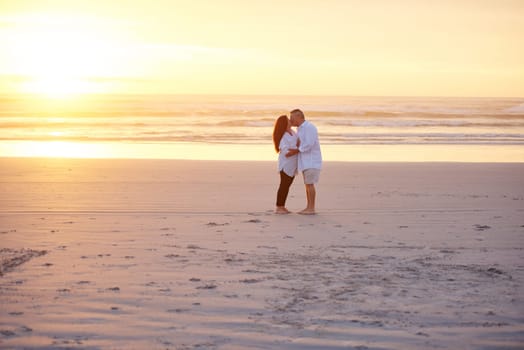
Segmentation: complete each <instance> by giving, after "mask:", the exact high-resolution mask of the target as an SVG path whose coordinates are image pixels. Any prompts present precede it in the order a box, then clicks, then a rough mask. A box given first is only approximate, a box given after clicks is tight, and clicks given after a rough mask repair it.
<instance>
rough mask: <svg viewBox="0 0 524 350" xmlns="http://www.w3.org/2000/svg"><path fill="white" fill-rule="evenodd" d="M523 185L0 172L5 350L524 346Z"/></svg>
mask: <svg viewBox="0 0 524 350" xmlns="http://www.w3.org/2000/svg"><path fill="white" fill-rule="evenodd" d="M523 175H524V164H465V163H327V164H326V165H325V169H324V170H323V172H322V175H321V182H320V184H319V185H318V186H317V192H318V204H317V207H318V214H317V215H315V216H301V215H296V214H291V215H284V216H282V215H274V214H273V205H274V200H275V198H274V197H275V192H276V186H277V181H278V174H277V173H276V172H275V164H274V163H272V162H251V163H250V162H203V161H176V160H169V161H161V160H155V161H146V160H59V159H57V160H45V159H39V160H32V159H0V189H1V191H0V192H1V193H2V196H1V197H0V242H1V243H0V348H20V349H22V348H23V349H32V348H35V349H36V348H38V349H42V348H79V349H107V348H114V349H122V348H132V349H141V348H151V349H166V348H167V349H268V348H278V349H304V348H305V349H347V348H355V349H400V348H402V349H437V348H438V349H441V348H446V349H459V348H460V349H495V348H496V349H516V348H521V347H522V346H523V344H524V335H523V334H524V317H523V316H522V315H524V250H523V249H524V176H523ZM304 204H305V194H304V189H303V185H302V179H301V178H300V177H297V178H296V179H295V184H294V185H293V187H292V188H291V191H290V198H289V199H288V208H289V209H290V210H292V211H299V210H301V209H302V208H303V207H304Z"/></svg>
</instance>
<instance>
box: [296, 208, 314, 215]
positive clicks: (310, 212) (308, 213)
mask: <svg viewBox="0 0 524 350" xmlns="http://www.w3.org/2000/svg"><path fill="white" fill-rule="evenodd" d="M298 214H300V215H315V214H316V212H315V209H307V208H306V209H304V210H302V211H299V212H298Z"/></svg>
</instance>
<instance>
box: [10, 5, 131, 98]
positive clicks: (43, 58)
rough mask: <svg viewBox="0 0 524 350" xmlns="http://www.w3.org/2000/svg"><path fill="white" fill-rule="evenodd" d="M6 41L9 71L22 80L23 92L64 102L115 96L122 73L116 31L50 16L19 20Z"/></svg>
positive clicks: (95, 23)
mask: <svg viewBox="0 0 524 350" xmlns="http://www.w3.org/2000/svg"><path fill="white" fill-rule="evenodd" d="M16 23H17V25H16V26H13V28H11V29H10V31H9V33H8V35H7V36H6V43H5V45H7V47H8V50H7V52H8V55H9V57H8V60H7V64H8V65H9V67H8V68H9V70H10V71H11V74H16V75H17V76H19V77H22V79H21V81H20V82H19V84H18V87H17V89H18V90H19V92H22V93H35V94H42V95H45V96H48V97H52V98H64V97H70V96H73V95H79V94H86V93H102V92H106V91H110V89H111V86H110V84H109V83H108V81H110V80H111V79H109V78H108V77H113V76H114V75H115V73H116V74H118V72H121V67H122V63H121V62H122V60H121V57H120V56H121V54H122V53H121V52H120V51H119V49H118V47H119V45H118V43H119V41H118V40H119V38H117V37H116V36H115V35H114V33H112V31H111V28H108V27H104V26H103V24H101V23H99V22H97V21H94V20H86V19H82V18H81V17H71V18H70V17H67V16H63V17H60V16H57V15H54V16H44V15H40V16H37V17H36V18H29V19H26V20H25V21H20V20H18V21H17V22H16Z"/></svg>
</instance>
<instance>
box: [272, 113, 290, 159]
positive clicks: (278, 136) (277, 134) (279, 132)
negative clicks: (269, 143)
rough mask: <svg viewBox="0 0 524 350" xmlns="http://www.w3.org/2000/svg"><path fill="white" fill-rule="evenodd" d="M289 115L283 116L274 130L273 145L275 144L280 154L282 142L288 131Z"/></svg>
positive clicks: (276, 123)
mask: <svg viewBox="0 0 524 350" xmlns="http://www.w3.org/2000/svg"><path fill="white" fill-rule="evenodd" d="M287 123H288V121H287V115H281V116H280V117H278V119H277V121H276V122H275V128H274V129H273V143H274V144H275V150H276V151H277V153H278V152H280V147H279V146H280V140H282V136H284V133H285V132H286V130H287Z"/></svg>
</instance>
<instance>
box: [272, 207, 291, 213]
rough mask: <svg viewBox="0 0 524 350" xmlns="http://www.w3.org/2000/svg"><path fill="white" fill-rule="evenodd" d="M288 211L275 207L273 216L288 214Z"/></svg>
mask: <svg viewBox="0 0 524 350" xmlns="http://www.w3.org/2000/svg"><path fill="white" fill-rule="evenodd" d="M289 213H290V211H289V210H287V209H286V208H285V207H277V208H276V209H275V214H289Z"/></svg>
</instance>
